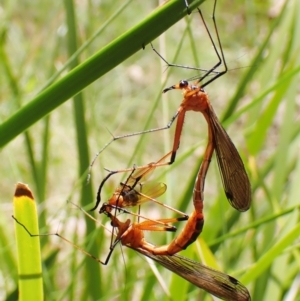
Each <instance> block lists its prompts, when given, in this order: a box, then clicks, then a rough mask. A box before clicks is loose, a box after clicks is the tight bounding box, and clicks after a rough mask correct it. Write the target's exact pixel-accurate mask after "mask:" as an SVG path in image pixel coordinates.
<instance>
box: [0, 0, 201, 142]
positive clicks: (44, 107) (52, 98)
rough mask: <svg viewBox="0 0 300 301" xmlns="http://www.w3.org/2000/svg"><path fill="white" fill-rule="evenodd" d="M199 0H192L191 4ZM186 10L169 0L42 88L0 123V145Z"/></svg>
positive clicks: (137, 48) (170, 24)
mask: <svg viewBox="0 0 300 301" xmlns="http://www.w3.org/2000/svg"><path fill="white" fill-rule="evenodd" d="M191 2H192V1H191ZM201 2H203V0H198V1H193V2H192V3H191V7H194V6H196V5H200V3H201ZM186 14H187V12H186V8H185V7H184V5H183V3H182V1H172V2H169V3H167V4H165V5H163V6H162V7H160V8H159V9H157V10H155V11H154V12H153V13H152V14H150V15H149V17H147V18H145V19H144V20H143V21H142V22H140V23H139V24H137V25H136V26H134V27H133V28H132V29H130V30H128V31H127V32H125V33H124V34H123V35H121V36H120V37H119V38H117V39H115V40H114V41H113V42H111V43H110V44H108V45H107V46H106V47H104V48H103V49H102V50H100V51H99V52H97V53H96V54H94V55H93V56H92V57H90V58H89V59H88V60H86V61H85V62H83V63H82V64H80V65H79V66H77V67H76V68H75V69H73V70H72V71H70V72H69V73H68V74H67V75H66V76H65V77H63V78H62V79H61V80H59V81H58V82H56V83H54V84H53V85H51V86H50V87H48V88H46V89H45V90H44V91H43V92H41V93H40V94H39V95H38V96H37V97H35V98H34V99H32V100H31V101H30V102H29V103H28V104H27V105H25V106H24V107H22V108H21V109H20V110H19V111H18V112H16V113H15V114H14V115H13V116H11V117H10V118H9V119H8V120H6V121H5V122H4V123H3V124H2V125H1V126H0V137H1V139H0V147H2V146H4V145H5V144H7V143H8V142H9V141H11V140H12V139H13V138H15V137H16V136H17V135H18V134H20V133H21V132H23V131H24V130H26V129H27V128H28V127H29V126H31V125H32V124H34V123H35V122H36V121H38V120H39V119H41V118H42V117H44V116H45V115H47V114H49V113H50V112H51V111H52V110H54V109H55V108H57V107H58V106H59V105H61V104H62V103H64V102H65V101H66V100H68V99H69V98H70V97H72V96H74V95H76V94H77V93H78V92H80V91H81V90H82V89H84V88H85V87H87V86H88V85H90V84H91V83H92V82H94V81H95V80H96V79H98V78H99V77H101V76H102V75H104V74H105V73H107V72H108V71H110V70H111V69H113V68H114V67H116V66H117V65H118V64H120V63H121V62H123V61H124V60H125V59H127V58H128V57H130V56H131V55H133V54H134V53H135V52H137V51H139V50H141V49H142V48H143V47H145V46H146V45H147V44H149V43H150V42H151V41H152V40H154V39H155V38H156V37H158V36H159V35H160V34H161V33H163V32H164V31H165V30H167V29H168V28H169V27H170V26H172V25H173V24H175V23H176V22H177V21H179V20H180V19H181V18H183V17H184V16H185V15H186Z"/></svg>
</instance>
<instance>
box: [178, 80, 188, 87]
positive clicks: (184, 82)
mask: <svg viewBox="0 0 300 301" xmlns="http://www.w3.org/2000/svg"><path fill="white" fill-rule="evenodd" d="M188 85H189V83H188V82H187V81H186V80H181V81H180V83H179V87H180V88H185V87H186V86H188Z"/></svg>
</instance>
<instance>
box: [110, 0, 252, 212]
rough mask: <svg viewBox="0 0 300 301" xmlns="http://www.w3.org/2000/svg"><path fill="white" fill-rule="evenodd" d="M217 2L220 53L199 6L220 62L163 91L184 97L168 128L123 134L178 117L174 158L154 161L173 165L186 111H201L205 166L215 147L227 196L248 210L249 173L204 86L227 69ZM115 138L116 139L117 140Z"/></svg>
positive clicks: (243, 209) (208, 162)
mask: <svg viewBox="0 0 300 301" xmlns="http://www.w3.org/2000/svg"><path fill="white" fill-rule="evenodd" d="M216 2H217V0H215V2H214V8H213V17H212V18H213V24H214V28H215V32H216V36H217V41H218V46H219V48H220V53H219V52H218V50H217V47H216V45H215V43H214V41H213V39H212V36H211V34H210V32H209V30H208V27H207V25H206V23H205V20H204V18H203V15H202V13H201V10H200V9H198V12H199V14H200V16H201V19H202V21H203V23H204V25H205V28H206V30H207V32H208V35H209V38H210V40H211V42H212V45H213V48H214V50H215V52H216V54H217V56H218V59H219V60H218V62H217V64H215V65H214V66H213V67H212V68H211V69H209V70H207V72H206V73H205V74H204V75H203V76H201V77H200V78H197V80H196V82H195V83H194V84H189V80H195V79H196V77H194V78H191V79H189V80H181V81H180V82H179V83H178V84H176V85H173V86H171V87H169V88H166V89H164V90H163V93H166V92H168V91H170V90H173V89H179V90H182V91H183V100H182V102H181V104H180V106H179V108H178V110H177V112H176V114H175V115H174V116H173V118H172V119H171V120H170V122H169V123H168V125H167V126H166V127H162V128H157V129H152V130H148V131H144V132H139V133H133V134H129V135H125V136H122V137H129V136H133V135H138V134H142V133H149V132H154V131H159V130H163V129H168V128H170V127H171V125H172V124H173V122H174V121H175V120H176V119H177V124H176V129H175V136H174V142H173V148H172V150H171V152H170V153H171V159H170V161H169V162H159V163H157V164H155V166H162V165H168V164H172V163H173V162H174V161H175V158H176V153H177V150H178V148H179V144H180V138H181V134H182V128H183V124H184V119H185V114H186V112H187V111H195V112H200V113H202V114H203V116H204V118H205V120H206V122H207V125H208V144H207V147H206V151H205V154H204V160H205V161H206V163H205V165H206V168H207V169H208V167H209V164H210V161H211V158H212V155H213V152H214V150H216V157H217V162H218V166H219V170H220V174H221V179H222V184H223V187H224V191H225V194H226V197H227V199H228V200H229V202H230V204H231V205H232V206H233V207H234V208H235V209H237V210H239V211H246V210H248V209H249V208H250V205H251V184H250V181H249V178H248V175H247V172H246V170H245V167H244V164H243V161H242V159H241V157H240V155H239V153H238V151H237V149H236V147H235V146H234V144H233V142H232V141H231V139H230V137H229V136H228V134H227V132H226V131H225V129H224V128H223V127H222V125H221V123H220V121H219V119H218V117H217V116H216V114H215V112H214V109H213V107H212V105H211V103H210V101H209V98H208V95H207V93H206V92H205V91H204V87H205V86H207V85H208V84H210V83H212V82H213V81H215V80H216V79H217V78H219V77H220V76H222V75H223V74H225V73H226V72H227V65H226V61H225V57H224V53H223V50H222V46H221V42H220V38H219V34H218V30H217V25H216V20H215V10H216ZM153 49H154V48H153ZM154 51H155V52H156V53H157V54H158V55H159V56H160V57H161V58H162V59H163V60H164V61H165V62H166V63H167V64H168V66H177V67H185V66H180V65H175V64H169V63H168V62H167V61H166V60H165V59H164V58H163V57H162V56H161V55H160V54H159V53H158V52H157V51H156V50H155V49H154ZM222 63H223V64H224V70H223V71H220V72H217V71H216V69H217V68H218V67H219V66H220V65H221V64H222ZM196 69H197V68H196ZM210 75H213V76H212V77H211V78H209V79H208V80H206V79H207V78H208V76H210ZM115 138H116V137H115ZM115 138H114V140H116V139H115ZM119 138H121V136H120V137H117V139H119ZM105 147H106V146H105ZM141 168H144V167H141ZM128 170H131V169H123V171H128ZM202 171H203V173H205V174H206V172H207V170H205V169H203V170H202Z"/></svg>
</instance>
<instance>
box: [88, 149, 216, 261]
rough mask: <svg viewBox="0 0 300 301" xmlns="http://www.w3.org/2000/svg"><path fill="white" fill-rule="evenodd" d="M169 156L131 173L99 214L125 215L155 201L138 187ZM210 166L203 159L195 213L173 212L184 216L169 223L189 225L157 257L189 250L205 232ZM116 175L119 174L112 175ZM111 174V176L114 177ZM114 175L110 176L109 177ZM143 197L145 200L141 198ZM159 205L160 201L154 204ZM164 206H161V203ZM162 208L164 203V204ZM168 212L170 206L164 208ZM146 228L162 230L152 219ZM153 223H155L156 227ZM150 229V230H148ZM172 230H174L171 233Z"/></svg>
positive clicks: (158, 252)
mask: <svg viewBox="0 0 300 301" xmlns="http://www.w3.org/2000/svg"><path fill="white" fill-rule="evenodd" d="M205 153H209V154H210V153H211V147H210V145H208V146H207V150H206V152H205ZM168 155H169V154H167V155H165V156H164V157H162V158H161V159H160V160H159V161H158V162H156V163H151V164H148V167H147V168H145V169H141V170H138V171H137V173H136V172H134V171H132V173H131V174H130V175H129V177H128V178H127V180H126V182H125V183H121V185H120V187H118V188H117V189H116V191H115V192H114V194H113V196H112V197H111V198H110V199H109V200H108V202H107V203H104V204H103V205H102V207H101V208H100V211H99V212H100V213H107V214H110V212H111V210H112V209H116V210H120V209H122V211H123V212H128V211H127V210H124V208H126V207H132V206H135V205H140V204H141V203H142V202H143V200H144V201H145V200H153V199H152V198H150V197H146V198H145V197H144V195H143V194H141V192H139V191H137V189H136V187H142V185H141V184H140V181H141V180H142V179H143V177H145V176H146V175H148V174H149V172H151V171H152V170H153V168H155V166H156V165H157V164H159V163H160V162H162V161H164V160H165V158H166V157H167V156H168ZM208 165H209V160H207V158H204V160H203V163H202V164H201V166H200V169H199V172H198V175H197V178H196V181H195V186H194V190H193V204H194V211H193V212H192V213H191V215H190V216H187V215H185V214H183V213H182V212H180V211H178V210H175V209H172V210H173V211H176V212H177V213H179V214H181V215H182V217H180V218H173V219H168V223H174V222H178V221H182V220H187V223H186V225H185V227H184V228H183V230H182V232H181V233H180V234H179V235H178V236H177V237H175V238H174V239H173V241H172V242H171V243H170V244H168V245H165V246H160V247H157V248H155V253H154V254H155V255H173V254H176V253H177V252H180V251H181V250H183V249H186V248H187V247H188V246H189V245H190V244H191V243H193V242H194V241H195V240H196V239H197V237H198V236H199V235H200V233H201V232H202V229H203V224H204V214H203V201H204V194H203V192H204V185H205V178H206V173H207V170H208ZM113 173H116V172H113ZM113 173H112V174H113ZM109 175H111V174H109ZM107 179H108V177H106V178H105V179H104V181H103V182H102V183H101V185H100V187H99V190H98V193H97V202H96V205H95V206H94V208H93V209H92V210H95V209H96V208H97V207H98V205H99V203H100V200H101V198H100V193H101V188H102V187H103V185H104V183H105V181H106V180H107ZM164 191H165V189H161V188H156V189H155V190H154V191H152V192H151V194H152V195H156V196H159V195H161V194H162V193H163V192H164ZM141 196H143V199H142V198H141ZM155 202H156V203H158V202H157V201H155ZM159 204H161V203H159ZM161 205H162V204H161ZM163 206H165V207H167V208H169V209H171V208H170V207H168V206H166V205H163ZM147 220H148V221H147V226H148V227H153V228H151V229H152V230H153V229H154V228H155V229H157V230H156V231H160V230H159V229H161V228H157V226H158V221H157V220H155V221H153V220H150V219H147ZM153 223H154V224H153ZM165 223H166V220H164V222H162V221H161V220H159V224H160V225H162V226H165V227H167V226H168V227H170V226H169V225H167V226H166V224H165ZM149 229H150V228H149ZM170 231H171V230H170Z"/></svg>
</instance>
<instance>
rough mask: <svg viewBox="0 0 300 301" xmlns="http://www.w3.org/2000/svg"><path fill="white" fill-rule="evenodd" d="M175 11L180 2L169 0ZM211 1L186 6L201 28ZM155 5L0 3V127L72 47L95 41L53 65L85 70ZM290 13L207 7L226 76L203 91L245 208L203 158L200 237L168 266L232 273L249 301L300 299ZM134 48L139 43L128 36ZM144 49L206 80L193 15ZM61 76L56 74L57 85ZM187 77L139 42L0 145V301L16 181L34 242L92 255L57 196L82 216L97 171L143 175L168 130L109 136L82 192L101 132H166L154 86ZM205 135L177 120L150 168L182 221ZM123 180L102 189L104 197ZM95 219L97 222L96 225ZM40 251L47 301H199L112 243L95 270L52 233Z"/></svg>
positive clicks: (168, 99) (175, 101)
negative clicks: (163, 161) (232, 158)
mask: <svg viewBox="0 0 300 301" xmlns="http://www.w3.org/2000/svg"><path fill="white" fill-rule="evenodd" d="M175 2H176V3H180V5H181V4H182V6H183V1H181V0H180V1H179V0H178V1H175ZM191 2H192V1H191ZM193 2H195V1H193ZM212 4H213V1H211V0H207V1H205V2H204V3H203V4H202V5H201V8H202V9H203V13H204V16H205V18H206V20H207V22H208V25H209V27H210V29H211V30H212V33H213V26H212V25H213V24H212V22H211V18H210V17H211V13H212ZM157 6H158V3H157V2H156V1H126V2H125V1H86V2H85V1H78V2H74V3H73V2H72V1H69V0H65V1H64V2H60V1H54V2H32V1H22V2H20V1H15V0H13V1H11V0H10V1H8V0H3V1H1V2H0V16H1V18H0V19H1V23H0V38H1V40H0V43H1V44H0V55H1V58H0V82H1V85H0V89H1V92H0V122H1V124H3V123H4V122H6V121H7V120H10V118H11V116H12V115H13V114H14V113H15V112H16V111H17V110H18V109H19V108H21V107H23V106H24V105H26V104H30V103H31V101H32V99H34V98H35V96H36V95H37V94H38V93H39V92H40V91H41V90H42V89H43V88H44V87H45V85H46V83H47V81H48V80H49V79H50V78H51V77H52V76H54V75H56V74H58V72H59V70H61V68H63V66H64V65H65V63H66V62H67V60H68V58H69V57H70V56H71V54H72V53H74V52H75V51H76V49H77V47H80V46H81V45H83V44H84V43H86V42H88V41H90V40H91V37H92V36H93V35H94V34H95V33H96V32H97V31H98V32H99V34H98V35H97V36H96V38H95V39H94V40H93V41H92V42H91V43H90V44H89V45H87V46H86V47H84V49H83V51H82V52H81V53H80V55H78V56H77V57H76V60H75V61H73V62H72V64H70V65H69V66H68V68H72V67H74V66H76V64H79V63H82V62H85V61H86V60H87V59H88V58H89V57H90V56H91V55H93V54H94V53H96V52H97V51H98V50H100V49H101V48H103V47H105V46H106V45H107V44H108V43H110V42H111V41H113V40H114V39H116V38H118V37H119V36H120V35H122V34H123V33H124V32H125V31H127V30H128V29H130V28H131V27H132V26H135V25H136V24H138V23H139V22H141V21H142V20H144V19H145V18H146V17H147V16H148V15H149V14H150V13H151V12H152V11H153V10H155V9H156V7H157ZM299 6H300V3H299V1H296V0H291V1H281V2H280V3H279V2H276V1H264V2H262V1H228V0H226V1H221V0H220V1H218V4H217V15H216V18H217V23H218V28H219V34H220V37H221V42H222V47H223V50H224V53H225V57H226V61H227V64H228V68H229V72H228V73H227V74H226V75H225V76H223V77H221V78H220V79H218V80H217V81H215V82H214V83H212V84H211V85H209V86H208V87H206V91H207V92H208V94H209V95H210V100H211V103H212V105H213V107H214V108H215V111H216V114H217V115H218V116H219V118H220V120H221V121H222V124H223V126H224V127H225V128H226V129H227V131H228V134H229V135H230V137H231V138H232V140H233V142H234V144H235V145H236V147H237V149H238V150H239V152H240V155H241V157H242V158H243V161H244V163H245V166H246V169H247V171H248V174H249V177H250V180H251V183H252V189H253V203H252V207H251V209H250V210H249V211H248V212H246V213H238V212H235V210H234V209H232V208H231V207H230V206H229V204H228V202H227V200H226V197H225V195H224V192H223V188H222V184H221V179H220V175H219V171H218V167H217V164H216V160H215V158H214V159H213V162H212V164H211V168H210V170H209V173H208V177H207V180H206V187H205V208H204V210H205V225H204V230H203V233H202V235H201V238H200V239H199V240H198V241H197V243H195V244H193V245H191V246H190V247H189V248H188V250H186V251H184V252H182V255H184V256H186V257H188V258H192V259H195V260H197V261H201V260H204V261H205V262H206V264H207V265H209V266H214V267H218V268H219V269H220V270H221V271H223V272H226V273H228V274H230V275H232V276H234V277H236V278H238V279H239V280H240V281H241V282H243V284H245V285H246V286H247V287H248V289H249V291H250V293H251V296H252V300H285V301H292V300H300V297H298V295H299V291H300V289H299V273H298V271H299V267H300V252H299V241H297V238H298V236H299V226H300V223H299V213H298V212H299V209H298V204H299V193H300V187H299V184H297V183H298V181H299V178H300V177H299V174H300V164H299V162H300V161H299V145H300V144H299V139H300V137H299V133H300V120H299V116H300V115H299V112H300V109H299V104H300V102H299V84H298V83H299V71H300V57H299V51H300V47H299V46H300V40H299V34H300V24H299V22H300V21H299V12H300V7H299ZM183 8H184V6H183ZM182 11H184V9H183V10H182ZM157 26H158V27H162V26H163V24H158V25H157ZM136 39H137V41H138V42H139V39H140V37H136ZM76 43H77V45H76ZM153 45H154V47H155V48H156V49H157V50H158V51H159V52H160V53H161V54H162V55H163V56H164V57H165V58H166V59H167V60H168V61H169V62H176V63H178V64H184V65H189V66H200V67H201V68H204V69H208V68H210V67H211V66H213V65H214V64H215V63H216V60H217V58H216V56H215V53H214V51H213V49H212V47H211V43H210V41H209V39H208V37H207V33H206V32H205V29H204V27H203V24H202V23H201V19H200V17H199V15H198V13H196V12H193V13H192V14H191V15H190V16H187V17H185V18H184V19H182V20H181V21H180V22H178V23H176V24H175V25H174V26H172V27H171V28H170V29H169V30H167V31H166V32H165V34H164V35H161V36H160V37H159V38H158V39H155V40H154V41H153ZM130 46H131V45H128V47H129V48H130ZM118 51H120V52H122V51H123V49H119V50H118ZM124 51H125V49H124ZM111 59H112V60H113V59H115V58H114V57H113V56H112V58H111ZM96 67H97V66H96ZM67 70H68V69H66V70H65V71H63V72H62V73H61V74H60V75H59V76H58V79H59V78H64V76H65V75H66V74H67V72H68V71H67ZM195 74H196V72H194V71H191V70H187V69H181V68H166V65H165V63H164V62H162V61H161V60H160V59H159V57H158V56H157V55H156V54H155V53H154V52H153V51H152V49H151V47H150V45H146V47H145V49H144V50H143V49H142V45H141V49H140V50H139V51H138V52H137V53H135V54H134V55H132V56H131V57H130V58H128V59H126V60H125V61H123V62H122V63H121V64H118V66H117V67H115V68H114V69H112V70H111V71H110V72H108V73H106V74H105V75H104V76H102V77H101V78H99V79H98V80H96V81H95V82H93V83H92V84H90V85H88V86H87V87H86V88H85V89H84V90H83V91H82V93H80V94H78V95H77V96H76V98H75V99H70V100H69V101H66V102H65V103H63V104H62V105H60V106H58V107H57V108H56V109H55V110H54V111H52V112H51V114H49V115H47V116H43V118H41V119H40V120H39V121H38V122H36V123H35V124H34V125H33V126H31V127H30V128H29V129H28V130H27V129H24V132H23V133H22V134H20V135H18V136H17V137H16V138H15V139H13V140H12V141H9V143H7V144H6V145H4V143H1V145H2V147H3V148H2V150H1V160H0V170H1V174H2V178H1V192H2V198H1V210H0V216H1V218H0V244H1V245H0V254H1V255H0V256H1V257H0V258H1V259H0V260H1V268H0V299H1V300H15V299H16V298H17V297H16V289H17V262H16V251H15V250H16V244H15V240H14V231H13V229H14V228H13V223H14V221H13V220H12V219H11V214H12V211H13V210H12V196H13V193H14V189H15V184H16V183H17V182H19V181H20V182H23V183H27V184H29V186H30V187H31V189H32V191H33V193H34V195H35V198H36V201H37V204H38V210H39V219H40V220H39V221H40V232H41V233H49V232H51V233H54V232H55V231H57V230H58V231H59V233H60V234H61V235H64V236H65V237H67V238H68V239H69V240H71V241H74V242H75V243H76V244H79V245H81V246H82V247H83V248H84V249H85V250H88V251H90V252H92V253H93V254H94V255H96V256H97V257H99V258H100V259H102V260H104V259H105V256H106V255H107V254H108V251H109V239H110V236H109V234H107V233H106V232H104V231H103V229H102V228H101V227H98V228H97V229H96V227H97V225H95V223H94V222H92V221H89V220H87V219H85V217H84V216H83V214H82V212H79V211H78V210H76V209H75V208H74V207H72V205H70V204H67V202H66V201H67V200H72V201H73V202H75V203H77V204H81V205H82V206H86V207H85V208H86V209H89V208H91V206H93V203H94V202H95V195H96V190H97V188H98V185H99V183H100V181H101V179H103V177H104V176H105V175H106V174H107V172H106V171H105V170H104V167H106V168H109V169H121V168H126V167H131V166H132V165H133V164H137V165H144V164H147V163H150V162H153V161H157V160H158V159H159V158H161V157H162V156H163V155H164V154H165V153H166V152H167V151H169V150H171V146H172V141H173V132H174V128H175V126H174V125H173V126H172V128H171V129H170V130H165V131H161V132H156V133H150V134H145V135H142V136H135V137H130V138H125V139H120V140H118V141H115V142H113V143H112V144H111V145H110V146H109V147H108V148H106V149H105V150H104V151H103V152H102V153H101V154H100V155H99V157H98V159H97V161H96V162H95V164H94V166H93V169H92V174H91V181H90V183H89V184H88V185H87V184H86V172H87V170H88V167H89V164H90V162H91V161H92V159H93V157H94V155H95V154H96V153H97V152H98V151H99V150H100V149H101V148H102V147H103V146H104V145H105V144H106V143H107V142H109V141H110V139H111V133H112V134H113V135H123V134H127V133H132V132H136V131H141V130H144V129H151V128H156V127H161V126H164V125H166V124H167V123H168V121H169V120H170V118H171V117H172V116H173V114H174V113H175V112H176V109H177V108H178V106H179V104H180V101H181V94H180V92H178V91H177V92H176V91H171V92H169V93H167V94H165V95H162V94H161V91H162V90H163V88H165V87H169V86H171V85H173V84H175V83H177V82H178V81H179V80H180V79H185V78H189V77H192V76H194V75H195ZM81 76H82V78H85V76H90V75H86V74H81ZM64 89H68V87H64V88H63V89H62V91H61V93H65V92H66V90H64ZM35 114H39V112H35V111H32V112H31V115H28V118H30V116H33V115H35ZM23 118H24V117H23ZM25 119H26V117H25ZM19 122H20V124H22V122H24V120H23V121H22V120H19ZM1 129H2V128H1V125H0V133H1V136H0V142H1V140H2V139H4V135H6V134H7V132H6V133H4V132H3V131H1ZM25 130H26V131H25ZM206 133H207V126H206V123H205V121H204V118H203V117H202V116H200V114H199V113H194V112H189V113H187V117H186V122H185V126H184V131H183V136H182V139H181V145H180V149H179V151H178V154H177V160H176V162H175V163H174V164H173V165H172V166H168V167H161V168H158V169H157V170H156V171H155V172H154V173H153V175H152V177H151V180H154V181H159V182H164V183H166V184H167V186H168V190H167V192H166V193H165V195H164V196H162V197H160V198H159V200H161V201H162V202H164V203H167V204H168V205H170V206H172V207H175V208H178V209H180V210H182V211H184V212H187V213H190V212H191V211H192V210H193V208H192V202H191V194H192V187H193V184H194V179H195V175H196V172H197V170H198V167H199V165H200V163H201V159H202V158H201V156H202V154H203V151H204V149H205V146H206V142H207V141H206V138H207V137H206ZM3 141H4V140H3ZM125 176H126V175H121V174H120V175H117V176H115V177H112V178H111V180H110V181H109V182H108V184H107V185H106V186H105V188H104V191H103V194H102V199H103V200H107V199H108V198H109V197H110V195H111V193H112V191H113V190H114V189H115V187H117V185H118V183H119V182H120V181H121V180H122V179H124V178H125ZM297 179H298V180H297ZM143 209H144V212H146V214H149V215H150V214H156V215H157V216H159V217H163V216H167V217H169V216H170V215H172V213H170V212H166V210H163V209H161V208H157V206H150V205H146V206H145V208H143ZM95 216H96V217H97V219H98V220H99V221H100V222H102V223H104V224H105V223H107V220H106V219H105V217H103V216H98V214H96V215H95ZM122 218H124V219H125V218H127V217H126V216H124V217H122ZM107 227H109V223H108V224H107ZM181 227H182V225H179V226H178V228H179V229H181ZM147 239H148V240H149V241H151V242H155V243H156V244H165V243H168V242H170V241H171V239H172V235H171V234H165V233H154V234H150V235H149V236H148V235H147ZM41 242H42V258H43V272H44V289H45V295H46V299H47V300H158V299H159V300H212V296H210V295H209V294H206V293H205V292H204V291H202V290H199V289H198V288H196V287H194V286H192V285H190V284H189V283H188V282H186V281H184V280H182V279H180V278H179V277H177V276H176V275H174V274H172V273H171V272H170V271H167V270H164V269H163V268H161V267H156V266H154V267H153V266H152V265H151V266H149V264H148V262H147V261H146V260H145V258H143V257H142V256H141V255H139V254H137V253H135V252H134V251H132V250H129V249H127V248H122V249H121V248H120V247H117V248H116V250H115V252H114V254H113V255H112V258H111V260H110V262H109V263H108V265H107V266H101V265H99V264H98V263H96V262H95V261H93V260H92V259H90V258H88V257H86V256H84V255H83V254H81V253H80V252H78V251H77V250H76V249H74V248H73V247H72V246H70V245H68V244H66V243H65V242H63V241H61V240H60V239H59V238H57V237H54V236H51V237H48V238H42V239H41ZM211 255H212V256H211ZM158 275H160V277H158Z"/></svg>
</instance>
